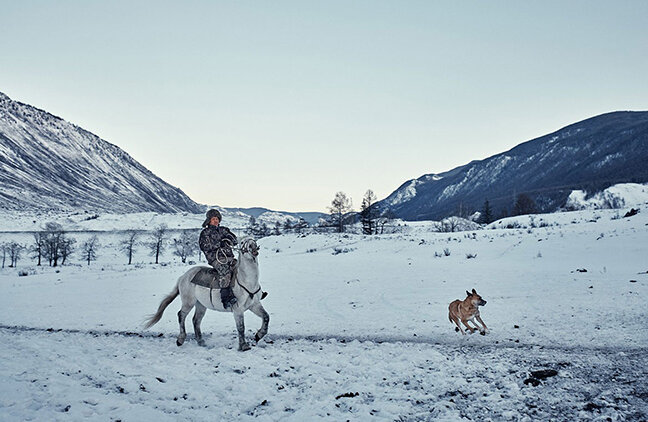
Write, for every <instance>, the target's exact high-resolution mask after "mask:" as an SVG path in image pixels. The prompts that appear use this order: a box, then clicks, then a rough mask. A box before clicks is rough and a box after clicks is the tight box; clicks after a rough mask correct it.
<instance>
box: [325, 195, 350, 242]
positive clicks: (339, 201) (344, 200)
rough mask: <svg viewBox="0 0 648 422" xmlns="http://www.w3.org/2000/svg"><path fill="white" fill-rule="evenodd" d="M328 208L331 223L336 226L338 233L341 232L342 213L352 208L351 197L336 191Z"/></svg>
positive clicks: (342, 227)
mask: <svg viewBox="0 0 648 422" xmlns="http://www.w3.org/2000/svg"><path fill="white" fill-rule="evenodd" d="M328 209H329V212H330V213H331V224H332V225H333V226H334V227H336V228H337V231H338V233H342V232H343V231H344V226H345V221H344V215H345V214H347V213H348V212H350V211H351V210H352V209H353V203H352V201H351V198H349V197H348V196H347V195H346V193H344V192H336V193H335V198H333V200H332V201H331V206H330V207H328Z"/></svg>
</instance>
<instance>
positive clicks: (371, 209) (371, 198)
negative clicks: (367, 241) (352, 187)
mask: <svg viewBox="0 0 648 422" xmlns="http://www.w3.org/2000/svg"><path fill="white" fill-rule="evenodd" d="M377 199H378V198H376V195H375V194H374V192H373V191H372V190H371V189H367V192H366V193H365V196H364V198H362V205H361V206H360V222H361V223H362V233H364V234H378V227H377V224H376V220H377V219H378V210H377V209H376V207H375V206H374V204H375V202H376V200H377Z"/></svg>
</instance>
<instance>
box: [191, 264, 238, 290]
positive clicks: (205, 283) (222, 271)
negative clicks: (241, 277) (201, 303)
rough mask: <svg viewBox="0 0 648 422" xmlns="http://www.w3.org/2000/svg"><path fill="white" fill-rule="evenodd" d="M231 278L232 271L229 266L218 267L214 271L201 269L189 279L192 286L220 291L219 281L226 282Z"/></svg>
mask: <svg viewBox="0 0 648 422" xmlns="http://www.w3.org/2000/svg"><path fill="white" fill-rule="evenodd" d="M231 276H232V269H231V268H230V266H229V265H219V266H218V267H217V268H216V269H214V268H211V267H201V268H200V270H199V271H198V272H197V273H196V275H194V277H193V278H192V279H191V282H192V283H193V284H196V285H198V286H202V287H209V288H210V289H220V288H221V287H220V286H221V281H222V282H225V281H227V282H228V283H229V280H230V278H231Z"/></svg>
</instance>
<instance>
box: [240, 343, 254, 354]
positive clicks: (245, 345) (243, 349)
mask: <svg viewBox="0 0 648 422" xmlns="http://www.w3.org/2000/svg"><path fill="white" fill-rule="evenodd" d="M250 349H251V347H250V345H249V344H247V343H245V344H242V345H240V346H239V352H246V351H248V350H250Z"/></svg>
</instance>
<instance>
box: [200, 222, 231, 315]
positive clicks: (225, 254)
mask: <svg viewBox="0 0 648 422" xmlns="http://www.w3.org/2000/svg"><path fill="white" fill-rule="evenodd" d="M221 220H222V217H221V213H220V212H219V211H218V210H215V209H211V210H209V211H207V219H206V220H205V222H204V223H203V227H204V229H203V231H202V232H201V233H200V240H199V241H198V244H199V245H200V250H201V251H203V253H204V254H205V257H206V258H207V262H209V265H211V266H212V267H214V270H216V278H217V279H218V284H219V288H220V289H221V301H222V302H223V307H224V308H225V309H227V308H229V307H231V306H232V305H234V304H235V303H236V297H235V296H234V293H232V279H233V276H234V270H235V268H236V258H234V253H233V252H232V247H233V246H235V245H236V244H237V239H236V236H235V235H234V233H232V232H231V231H230V229H228V228H227V227H223V226H221V225H220V222H221Z"/></svg>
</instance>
